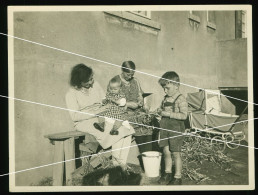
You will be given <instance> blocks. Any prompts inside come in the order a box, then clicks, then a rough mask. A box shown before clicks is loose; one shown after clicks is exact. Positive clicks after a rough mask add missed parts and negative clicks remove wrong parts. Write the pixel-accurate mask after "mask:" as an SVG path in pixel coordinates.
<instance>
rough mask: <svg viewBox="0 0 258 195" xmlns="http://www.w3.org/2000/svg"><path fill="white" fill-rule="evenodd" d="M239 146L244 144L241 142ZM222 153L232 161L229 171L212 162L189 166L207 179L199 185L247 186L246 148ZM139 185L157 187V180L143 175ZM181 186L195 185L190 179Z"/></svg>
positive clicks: (227, 150) (184, 179) (185, 179)
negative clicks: (207, 178)
mask: <svg viewBox="0 0 258 195" xmlns="http://www.w3.org/2000/svg"><path fill="white" fill-rule="evenodd" d="M241 144H243V145H244V144H245V145H246V143H244V142H242V143H241ZM224 153H225V154H226V155H227V156H229V157H231V158H232V159H234V160H235V161H234V162H232V164H231V165H232V168H231V170H229V171H225V170H223V169H221V168H220V167H219V166H217V165H216V164H214V163H212V162H207V161H204V163H203V164H202V165H195V164H191V167H192V168H200V169H199V170H198V172H199V173H201V174H204V175H206V176H208V177H209V179H210V180H205V181H203V182H200V183H199V185H247V184H248V148H247V147H241V146H240V147H239V148H237V149H234V150H232V149H229V148H227V149H226V150H225V151H224ZM141 175H142V180H141V183H140V185H159V184H158V183H157V181H158V179H159V178H148V177H146V176H145V174H144V173H142V174H141ZM182 185H196V182H195V181H193V180H191V179H190V178H188V177H187V178H183V183H182Z"/></svg>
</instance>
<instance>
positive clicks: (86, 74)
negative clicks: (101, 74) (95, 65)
mask: <svg viewBox="0 0 258 195" xmlns="http://www.w3.org/2000/svg"><path fill="white" fill-rule="evenodd" d="M92 74H93V71H92V69H91V68H90V67H88V66H86V65H85V64H77V65H75V66H74V67H73V69H72V71H71V80H70V85H71V86H73V87H78V88H81V87H82V85H81V83H82V82H84V83H86V82H88V81H89V79H90V76H91V75H92Z"/></svg>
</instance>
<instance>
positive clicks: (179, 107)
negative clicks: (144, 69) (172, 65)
mask: <svg viewBox="0 0 258 195" xmlns="http://www.w3.org/2000/svg"><path fill="white" fill-rule="evenodd" d="M173 81H174V82H173ZM179 82H180V79H179V76H178V74H177V73H176V72H174V71H169V72H166V73H165V74H164V75H163V76H162V78H161V79H160V80H159V84H160V85H161V86H162V87H163V89H164V92H165V94H166V95H165V97H164V100H163V101H162V104H161V108H159V109H158V110H157V111H158V114H159V115H160V116H162V118H161V121H160V127H161V128H163V129H169V130H162V129H161V130H160V139H161V140H160V141H159V146H160V147H161V148H163V153H164V160H165V173H164V174H162V176H161V178H160V180H159V184H163V185H181V184H182V179H181V172H182V160H181V146H182V144H183V140H184V136H183V135H182V134H183V133H184V131H185V126H184V120H185V119H186V118H187V106H188V104H187V102H186V99H185V97H184V96H183V95H182V94H181V93H180V92H179V85H180V84H179ZM175 131H176V132H175ZM177 132H178V133H177ZM175 136H178V137H175ZM165 138H169V139H165ZM162 139H163V140H162ZM171 153H172V156H173V158H174V161H175V175H174V178H172V157H171Z"/></svg>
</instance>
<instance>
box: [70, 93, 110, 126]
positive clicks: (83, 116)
mask: <svg viewBox="0 0 258 195" xmlns="http://www.w3.org/2000/svg"><path fill="white" fill-rule="evenodd" d="M65 101H66V106H67V108H68V109H69V114H70V116H71V118H72V120H73V121H74V122H78V121H82V120H87V119H90V118H93V117H95V116H94V115H96V114H98V113H100V112H103V111H105V110H106V109H107V108H106V107H103V108H101V109H97V110H93V109H83V110H80V108H79V105H78V103H77V100H76V97H75V95H74V94H73V93H70V92H68V93H67V94H66V96H65Z"/></svg>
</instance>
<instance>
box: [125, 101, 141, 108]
mask: <svg viewBox="0 0 258 195" xmlns="http://www.w3.org/2000/svg"><path fill="white" fill-rule="evenodd" d="M126 106H127V107H128V108H131V109H136V108H138V107H139V105H138V104H137V103H135V102H126Z"/></svg>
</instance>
